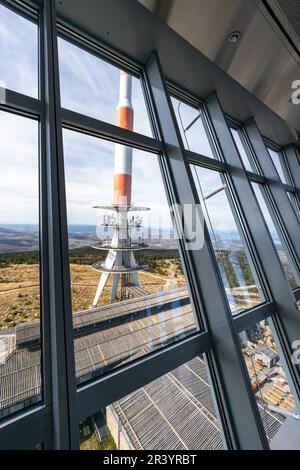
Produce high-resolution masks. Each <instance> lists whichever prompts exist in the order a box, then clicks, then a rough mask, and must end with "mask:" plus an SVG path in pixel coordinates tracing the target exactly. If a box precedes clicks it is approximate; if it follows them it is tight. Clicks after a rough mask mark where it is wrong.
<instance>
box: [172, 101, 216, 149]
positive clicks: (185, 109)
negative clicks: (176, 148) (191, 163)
mask: <svg viewBox="0 0 300 470" xmlns="http://www.w3.org/2000/svg"><path fill="white" fill-rule="evenodd" d="M172 105H173V108H174V111H175V115H176V119H177V123H178V126H179V129H180V132H181V137H182V140H183V143H184V146H185V148H186V149H187V150H191V151H193V152H196V153H200V154H202V155H205V156H206V157H211V158H215V157H214V152H213V149H212V144H211V142H210V140H209V138H208V137H207V133H206V130H205V127H204V123H203V111H202V108H200V107H199V108H198V109H196V108H193V107H192V106H189V105H187V104H185V103H183V102H182V101H180V100H178V99H176V98H172Z"/></svg>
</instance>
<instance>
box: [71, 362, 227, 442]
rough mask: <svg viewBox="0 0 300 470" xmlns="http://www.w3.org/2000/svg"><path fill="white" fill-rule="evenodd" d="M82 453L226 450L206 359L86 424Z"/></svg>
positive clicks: (82, 428) (141, 390)
mask: <svg viewBox="0 0 300 470" xmlns="http://www.w3.org/2000/svg"><path fill="white" fill-rule="evenodd" d="M80 439H81V446H80V448H81V449H82V450H87V449H95V450H96V449H103V450H114V449H119V450H166V449H168V450H197V449H199V450H218V449H223V442H222V436H221V432H220V426H219V423H218V419H217V416H216V412H215V408H214V403H213V398H212V394H211V389H210V384H209V381H208V377H207V373H206V367H205V362H204V358H203V357H196V358H194V359H192V360H191V361H189V362H187V363H186V364H183V365H181V366H180V367H178V368H177V369H174V370H172V371H171V372H169V373H168V374H166V375H163V376H162V377H160V378H158V379H156V380H154V381H153V382H151V383H149V384H147V385H145V386H144V387H142V388H139V389H138V390H136V391H134V392H133V393H131V394H130V395H127V396H125V397H123V398H121V399H120V400H118V401H116V402H114V403H112V404H111V405H109V406H108V407H107V408H106V409H104V410H99V412H98V413H96V414H95V415H94V416H92V417H89V418H88V419H87V420H85V421H84V422H82V423H81V426H80Z"/></svg>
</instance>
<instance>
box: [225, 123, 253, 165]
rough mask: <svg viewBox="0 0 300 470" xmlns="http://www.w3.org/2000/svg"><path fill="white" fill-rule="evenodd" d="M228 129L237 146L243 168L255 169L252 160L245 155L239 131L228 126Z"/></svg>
mask: <svg viewBox="0 0 300 470" xmlns="http://www.w3.org/2000/svg"><path fill="white" fill-rule="evenodd" d="M230 131H231V134H232V137H233V139H234V141H235V145H236V147H237V150H238V152H239V155H240V157H241V159H242V162H243V164H244V167H245V169H246V170H248V171H257V170H256V169H255V166H254V164H253V163H252V162H250V159H249V156H248V155H247V153H246V151H245V148H244V145H243V143H242V140H241V137H240V134H239V132H238V131H237V130H236V129H233V128H232V127H230Z"/></svg>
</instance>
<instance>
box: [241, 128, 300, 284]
mask: <svg viewBox="0 0 300 470" xmlns="http://www.w3.org/2000/svg"><path fill="white" fill-rule="evenodd" d="M245 130H246V132H247V135H248V138H249V141H250V144H251V146H252V148H253V150H254V152H255V154H256V156H257V158H258V160H259V164H260V166H261V169H262V171H263V173H264V175H266V176H267V177H268V178H269V184H268V188H269V191H270V194H271V196H272V199H273V200H274V203H275V206H276V210H277V212H278V215H279V217H280V223H281V224H282V226H283V228H285V232H286V233H285V236H286V237H287V240H289V241H290V243H291V247H290V249H291V250H292V252H293V255H294V257H295V260H292V261H293V264H294V265H295V271H296V272H297V273H298V275H299V268H300V243H299V228H300V226H299V220H298V218H297V216H296V214H295V211H294V209H293V207H292V204H291V202H290V200H289V198H288V195H287V194H286V192H285V190H284V188H283V185H282V183H281V180H280V178H279V175H278V173H277V171H276V169H275V166H274V164H273V162H272V158H271V156H270V154H269V152H268V150H267V148H266V146H265V143H264V141H263V138H262V136H261V135H260V133H259V130H258V127H257V125H256V123H255V121H254V119H250V120H249V121H248V122H247V123H246V125H245ZM270 215H271V217H272V219H273V222H274V224H275V226H277V227H278V221H277V218H276V216H275V214H274V212H273V211H271V212H270ZM278 235H279V236H280V237H281V238H282V240H281V242H282V244H283V246H286V247H287V250H288V249H289V247H288V246H287V243H286V240H284V237H282V236H281V230H279V233H278Z"/></svg>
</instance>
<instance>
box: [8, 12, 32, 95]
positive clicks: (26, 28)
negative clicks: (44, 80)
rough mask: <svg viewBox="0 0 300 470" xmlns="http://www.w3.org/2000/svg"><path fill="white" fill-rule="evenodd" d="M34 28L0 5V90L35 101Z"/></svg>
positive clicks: (25, 20) (28, 22) (29, 22)
mask: <svg viewBox="0 0 300 470" xmlns="http://www.w3.org/2000/svg"><path fill="white" fill-rule="evenodd" d="M37 37H38V28H37V25H36V24H34V23H33V22H31V21H28V20H27V19H25V18H23V17H22V16H20V15H17V14H16V13H14V12H12V11H11V10H9V9H8V8H5V7H4V6H2V5H1V4H0V56H1V61H0V87H3V88H9V89H11V90H13V91H17V92H19V93H23V94H26V95H30V96H32V97H34V98H37V97H38V73H37V72H38V45H37V43H38V41H37V39H38V38H37Z"/></svg>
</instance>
